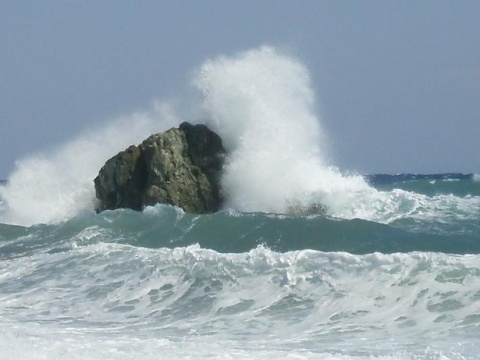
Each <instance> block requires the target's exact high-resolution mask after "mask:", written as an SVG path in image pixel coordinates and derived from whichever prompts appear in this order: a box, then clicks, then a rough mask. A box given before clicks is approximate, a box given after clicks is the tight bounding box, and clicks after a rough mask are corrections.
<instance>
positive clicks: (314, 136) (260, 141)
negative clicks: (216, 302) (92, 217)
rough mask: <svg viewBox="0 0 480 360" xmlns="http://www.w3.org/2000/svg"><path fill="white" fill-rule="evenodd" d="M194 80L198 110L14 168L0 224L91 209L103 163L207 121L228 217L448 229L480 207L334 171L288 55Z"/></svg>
mask: <svg viewBox="0 0 480 360" xmlns="http://www.w3.org/2000/svg"><path fill="white" fill-rule="evenodd" d="M194 74H195V76H194V78H193V81H192V84H193V86H194V89H195V91H196V92H197V94H198V92H199V93H200V94H201V101H200V105H199V104H198V102H197V101H189V100H190V99H187V100H186V101H184V102H183V103H182V106H180V107H179V106H176V105H175V104H172V103H162V104H161V105H156V106H154V107H153V109H151V110H149V111H145V112H142V113H136V114H133V115H130V116H124V117H121V118H119V119H116V120H114V121H112V122H110V123H109V124H106V125H103V126H101V127H99V128H98V129H96V130H95V131H90V132H86V133H84V134H83V135H80V136H78V137H77V138H76V139H73V140H72V141H70V142H68V143H66V144H64V145H62V146H60V147H58V148H57V149H56V150H55V151H53V152H50V153H43V154H39V155H36V156H32V157H30V158H27V159H24V160H21V161H19V162H18V163H17V166H16V170H15V171H14V173H13V174H12V175H11V176H10V178H9V180H8V183H7V185H6V186H5V187H3V186H2V187H0V222H4V223H10V224H20V225H32V224H37V223H51V222H58V221H62V220H65V219H69V218H71V217H73V216H75V215H77V214H78V213H79V212H81V211H84V210H85V209H89V210H92V209H93V208H94V207H95V193H94V186H93V181H92V180H93V179H94V178H95V176H96V175H97V173H98V171H99V169H100V168H101V166H103V164H104V163H105V161H106V160H107V159H108V158H110V157H111V156H113V155H115V154H116V153H117V152H119V151H121V150H123V149H125V148H126V147H127V146H129V145H131V144H138V143H140V142H141V141H142V140H143V139H145V138H146V137H147V136H149V135H150V134H151V133H154V132H159V131H164V130H166V129H167V128H169V127H172V126H177V125H178V124H180V122H181V121H185V120H187V121H192V119H193V120H194V122H195V121H198V119H206V120H205V122H206V123H207V125H209V127H210V128H212V129H213V130H214V131H216V132H218V133H219V134H220V136H221V137H222V138H223V140H224V143H225V146H226V147H227V149H228V150H229V153H230V156H229V159H228V161H227V163H226V165H225V168H224V174H223V178H222V182H223V188H224V193H225V196H226V199H227V201H226V204H225V207H226V208H231V209H235V210H238V211H245V212H267V213H282V214H283V213H293V214H310V213H318V212H325V213H327V214H328V215H330V216H334V217H339V218H345V219H352V218H362V219H366V220H372V221H376V222H381V223H392V222H395V221H397V220H401V219H412V218H414V219H418V220H421V221H424V220H428V221H430V220H432V221H435V222H436V221H447V222H448V221H450V219H452V218H454V217H455V216H458V215H459V214H460V215H461V216H464V217H465V218H468V219H469V218H470V217H471V216H473V215H469V214H476V211H473V212H472V209H476V208H478V202H479V201H480V199H479V198H478V197H471V198H460V197H456V196H453V195H452V196H449V195H442V196H434V197H428V196H425V195H422V194H418V193H415V192H409V191H404V190H401V189H393V190H391V191H378V190H376V189H375V188H373V187H372V186H370V185H369V184H368V182H367V181H366V180H365V179H364V178H363V177H362V176H359V175H354V174H353V175H351V174H344V173H341V172H340V171H339V170H338V169H337V168H336V167H335V166H332V164H331V163H330V162H329V151H328V146H327V145H328V137H327V136H326V135H325V133H324V131H323V129H322V125H321V121H320V119H319V118H318V116H317V114H316V107H317V106H316V103H315V95H314V91H313V89H312V85H311V81H310V76H309V73H308V71H307V69H306V68H305V66H304V65H303V64H302V63H301V62H300V61H299V60H298V59H296V58H295V57H293V56H291V55H289V54H286V53H283V52H281V51H279V50H277V49H275V48H273V47H261V48H258V49H253V50H250V51H246V52H242V53H239V54H236V55H234V56H229V57H226V56H221V57H218V58H215V59H212V60H209V61H206V62H205V63H204V64H203V65H201V66H200V67H199V68H198V69H197V70H196V72H195V73H194ZM179 113H180V114H182V115H178V114H179ZM479 179H480V178H479V176H478V174H477V175H474V176H473V180H474V181H479ZM2 202H3V203H2ZM2 207H3V209H2ZM453 209H454V211H452V210H453Z"/></svg>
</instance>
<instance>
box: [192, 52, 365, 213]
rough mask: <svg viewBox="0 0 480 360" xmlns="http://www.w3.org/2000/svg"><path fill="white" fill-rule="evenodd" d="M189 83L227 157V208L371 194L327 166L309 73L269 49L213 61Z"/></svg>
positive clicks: (284, 207) (282, 206)
mask: <svg viewBox="0 0 480 360" xmlns="http://www.w3.org/2000/svg"><path fill="white" fill-rule="evenodd" d="M194 84H195V85H196V86H197V87H198V88H199V89H200V90H201V91H202V92H203V94H204V96H205V101H204V110H205V111H206V113H207V115H206V118H207V119H209V125H210V126H211V127H212V128H213V129H214V130H215V131H217V132H218V133H219V134H220V135H221V136H222V138H223V139H224V141H225V144H226V146H227V148H228V149H229V150H230V152H231V156H230V159H229V161H228V163H227V165H226V168H225V172H224V176H223V185H224V187H225V190H226V194H227V197H228V204H227V205H228V206H230V207H233V208H236V209H239V210H243V211H266V212H287V211H289V208H291V207H292V205H293V206H294V207H296V206H309V205H311V203H312V202H320V203H321V204H323V205H326V206H328V207H329V208H336V207H339V206H340V207H341V206H344V204H345V203H349V202H350V201H351V196H352V193H356V192H358V191H361V192H365V191H367V192H368V191H371V190H372V189H371V188H370V187H369V186H368V184H367V183H366V182H365V181H364V179H363V178H362V177H360V176H343V175H341V174H340V173H339V172H338V171H337V170H336V169H335V168H334V167H331V166H329V165H328V162H327V160H326V158H327V155H326V151H327V146H326V144H325V135H324V134H323V131H322V128H321V124H320V122H319V119H318V117H317V116H316V114H315V99H314V93H313V90H312V88H311V85H310V78H309V74H308V71H307V70H306V69H305V67H304V66H303V65H302V64H301V63H300V62H299V61H298V60H296V59H295V58H293V57H290V56H288V55H285V54H282V53H281V52H279V51H277V50H276V49H274V48H271V47H262V48H260V49H255V50H251V51H247V52H244V53H240V54H238V55H237V56H234V57H220V58H218V59H215V60H211V61H208V62H206V63H205V64H204V65H203V66H202V67H201V68H200V69H199V71H198V72H197V76H196V77H195V79H194Z"/></svg>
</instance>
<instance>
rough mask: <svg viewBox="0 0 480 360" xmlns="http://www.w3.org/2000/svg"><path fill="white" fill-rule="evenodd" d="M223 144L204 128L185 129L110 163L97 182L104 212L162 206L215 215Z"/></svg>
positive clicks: (152, 139) (151, 139)
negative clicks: (166, 205)
mask: <svg viewBox="0 0 480 360" xmlns="http://www.w3.org/2000/svg"><path fill="white" fill-rule="evenodd" d="M225 155H226V151H225V148H224V147H223V145H222V139H221V138H220V136H218V135H217V134H216V133H214V132H213V131H211V130H210V129H208V128H207V127H206V126H205V125H192V124H189V123H182V124H181V125H180V126H179V128H178V129H177V128H172V129H170V130H167V131H165V132H164V133H159V134H154V135H151V136H150V137H148V138H147V139H146V140H145V141H143V143H141V144H140V145H139V146H135V145H132V146H130V147H129V148H128V149H126V150H125V151H122V152H120V153H118V154H117V155H115V156H114V157H112V158H111V159H109V160H108V161H107V162H106V163H105V165H104V166H103V167H102V169H101V170H100V172H99V174H98V176H97V177H96V178H95V180H94V183H95V192H96V196H97V198H98V199H99V200H100V207H99V209H98V210H99V211H102V210H107V209H108V210H113V209H118V208H130V209H134V210H141V209H142V208H143V207H144V206H148V205H155V204H157V203H162V204H170V205H176V206H179V207H181V208H183V209H184V210H185V211H187V212H192V213H210V212H215V211H217V210H218V209H219V208H220V206H221V204H222V200H223V198H222V191H221V187H220V176H221V171H222V166H223V161H224V158H225Z"/></svg>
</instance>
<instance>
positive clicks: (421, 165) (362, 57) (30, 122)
mask: <svg viewBox="0 0 480 360" xmlns="http://www.w3.org/2000/svg"><path fill="white" fill-rule="evenodd" d="M479 19H480V1H478V0H470V1H469V0H463V1H443V0H433V1H428V0H425V1H413V0H412V1H388V0H378V1H357V0H351V1H347V0H345V1H343V0H329V1H327V0H313V1H309V0H304V1H283V0H274V1H272V0H269V1H266V0H263V1H256V0H255V1H252V0H242V1H239V0H237V1H215V0H204V1H185V0H184V1H116V0H115V1H114V0H110V1H105V0H104V1H93V0H92V1H91V0H86V1H76V2H73V1H55V0H50V1H42V2H40V1H7V0H0V179H1V178H8V175H9V174H10V173H11V172H12V171H13V169H14V166H15V161H16V160H18V159H21V158H24V157H26V156H30V155H32V154H35V153H37V152H42V151H46V150H48V149H52V148H55V147H56V146H59V145H60V144H62V143H65V142H67V141H68V140H69V139H72V138H73V137H75V136H76V135H77V134H78V133H80V132H82V131H84V130H85V129H88V128H89V127H92V126H95V125H96V124H98V123H102V122H105V121H107V120H108V119H111V118H114V117H115V116H118V115H120V114H126V113H129V112H134V111H137V110H139V109H146V108H148V107H150V106H151V104H152V103H153V102H154V101H155V100H157V99H160V100H161V99H167V98H170V97H172V96H178V94H182V91H184V89H185V88H187V87H188V86H189V83H190V80H191V77H192V71H194V69H196V68H197V67H198V66H199V65H201V64H202V63H203V62H204V61H205V60H206V59H209V58H214V57H216V56H218V55H221V54H226V55H231V54H235V53H237V52H241V51H245V50H249V49H251V48H255V47H259V46H262V45H270V46H275V47H278V48H283V49H288V51H289V52H290V53H293V54H295V56H296V57H298V59H300V61H302V63H303V64H305V66H306V67H307V68H308V70H309V72H310V76H311V81H312V84H313V87H314V91H315V94H316V101H317V108H318V109H317V115H318V117H319V118H320V119H321V123H322V126H323V128H324V129H325V132H326V134H327V136H328V139H329V146H330V147H331V150H330V152H331V156H332V163H333V164H335V165H336V166H338V167H339V168H340V169H341V170H343V171H345V172H356V173H360V174H371V173H401V172H411V173H439V172H467V173H470V172H473V173H479V172H480V156H479V154H480V21H479ZM112 155H113V154H112Z"/></svg>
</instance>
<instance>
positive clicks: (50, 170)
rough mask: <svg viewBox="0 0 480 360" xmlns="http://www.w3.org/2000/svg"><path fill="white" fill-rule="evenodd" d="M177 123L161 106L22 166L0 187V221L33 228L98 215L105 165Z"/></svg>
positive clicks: (94, 131)
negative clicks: (99, 179)
mask: <svg viewBox="0 0 480 360" xmlns="http://www.w3.org/2000/svg"><path fill="white" fill-rule="evenodd" d="M159 119H162V121H160V120H159ZM177 122H178V121H177V119H176V118H175V117H174V115H173V113H172V112H171V110H170V108H169V106H168V105H167V104H160V103H159V104H155V105H154V106H153V107H152V109H151V110H150V111H145V112H138V113H133V114H131V115H128V116H120V117H119V118H117V119H115V120H112V121H109V122H107V123H106V124H103V125H101V126H98V127H97V128H95V129H90V130H89V131H86V132H85V133H83V134H80V135H79V136H77V137H76V138H74V139H73V140H71V141H69V142H67V143H65V144H63V145H60V146H58V147H57V148H56V149H54V150H52V151H49V152H45V153H38V154H36V155H33V156H30V157H27V158H25V159H22V160H19V161H17V163H16V166H15V170H14V172H13V173H12V174H11V175H10V176H9V179H8V182H7V185H6V186H5V187H0V198H1V199H3V201H4V202H5V205H4V206H5V207H6V209H5V211H3V213H0V222H2V223H10V224H18V225H26V226H29V225H33V224H38V223H50V222H58V221H63V220H66V219H69V218H71V217H73V216H75V215H77V214H78V213H79V212H81V211H83V210H93V209H94V208H95V202H96V199H95V189H94V185H93V179H94V178H95V177H96V176H97V174H98V171H99V170H100V168H101V167H102V166H103V165H104V163H105V161H106V160H108V159H109V158H110V157H112V156H113V155H115V154H117V153H118V152H119V151H122V150H124V149H125V148H126V147H128V146H130V145H132V144H137V143H140V142H141V141H143V140H144V139H145V138H146V137H147V136H149V135H150V134H152V133H154V132H159V131H163V130H166V129H168V128H169V127H171V126H174V125H175V124H176V123H177Z"/></svg>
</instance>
